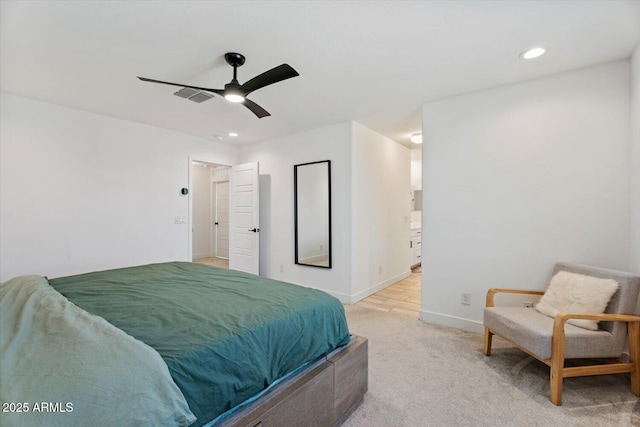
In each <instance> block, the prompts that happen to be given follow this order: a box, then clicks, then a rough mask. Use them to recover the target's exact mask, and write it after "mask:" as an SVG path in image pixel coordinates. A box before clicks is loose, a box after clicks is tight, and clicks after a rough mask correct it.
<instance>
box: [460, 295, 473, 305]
mask: <svg viewBox="0 0 640 427" xmlns="http://www.w3.org/2000/svg"><path fill="white" fill-rule="evenodd" d="M460 304H462V305H471V294H470V293H469V292H463V293H462V294H461V296H460Z"/></svg>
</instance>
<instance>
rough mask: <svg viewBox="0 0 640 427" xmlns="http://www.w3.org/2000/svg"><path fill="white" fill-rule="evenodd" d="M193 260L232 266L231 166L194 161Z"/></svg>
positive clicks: (192, 163) (227, 266)
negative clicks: (230, 235)
mask: <svg viewBox="0 0 640 427" xmlns="http://www.w3.org/2000/svg"><path fill="white" fill-rule="evenodd" d="M191 195H192V229H191V233H192V239H191V246H192V250H191V253H192V261H193V262H197V263H200V264H207V265H213V266H216V267H222V268H229V167H228V166H224V165H216V164H210V163H206V162H201V161H192V162H191Z"/></svg>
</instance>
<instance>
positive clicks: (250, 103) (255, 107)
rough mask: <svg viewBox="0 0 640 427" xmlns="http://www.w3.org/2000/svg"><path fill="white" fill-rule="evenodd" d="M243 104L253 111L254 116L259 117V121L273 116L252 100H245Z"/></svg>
mask: <svg viewBox="0 0 640 427" xmlns="http://www.w3.org/2000/svg"><path fill="white" fill-rule="evenodd" d="M242 103H243V104H244V106H245V107H247V108H248V109H249V110H251V112H252V113H253V114H255V115H256V116H258V118H259V119H261V118H263V117H267V116H270V115H271V114H269V112H268V111H267V110H265V109H264V108H262V107H261V106H259V105H258V104H256V103H255V102H253V101H252V100H250V99H247V98H245V99H244V101H242Z"/></svg>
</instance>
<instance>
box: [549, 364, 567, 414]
mask: <svg viewBox="0 0 640 427" xmlns="http://www.w3.org/2000/svg"><path fill="white" fill-rule="evenodd" d="M563 364H564V361H563ZM556 365H557V364H556V363H554V364H553V365H552V366H551V380H550V384H551V397H550V400H551V403H553V404H554V405H556V406H561V405H562V380H563V376H562V369H563V368H562V367H560V368H558V367H557V366H556Z"/></svg>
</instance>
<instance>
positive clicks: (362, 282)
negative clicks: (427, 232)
mask: <svg viewBox="0 0 640 427" xmlns="http://www.w3.org/2000/svg"><path fill="white" fill-rule="evenodd" d="M351 158H352V162H351V164H352V170H351V183H352V189H351V192H352V199H351V224H352V229H351V236H352V243H351V244H352V248H353V255H352V265H353V272H352V281H353V290H352V292H353V295H354V299H355V300H356V301H357V300H360V299H362V298H365V297H367V296H369V295H371V294H372V293H374V292H377V291H379V290H381V289H384V288H385V287H387V286H389V285H391V284H393V283H395V282H397V281H398V280H402V279H403V278H405V277H407V276H409V275H410V274H411V269H410V258H411V255H410V247H409V240H410V237H409V221H410V188H411V171H410V167H409V165H410V163H411V153H410V150H409V149H408V148H407V147H405V146H403V145H400V144H398V143H396V142H394V141H392V140H390V139H389V138H386V137H384V136H382V135H380V134H378V133H376V132H374V131H372V130H371V129H369V128H366V127H364V126H362V125H361V124H359V123H355V122H354V123H353V136H352V149H351Z"/></svg>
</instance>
